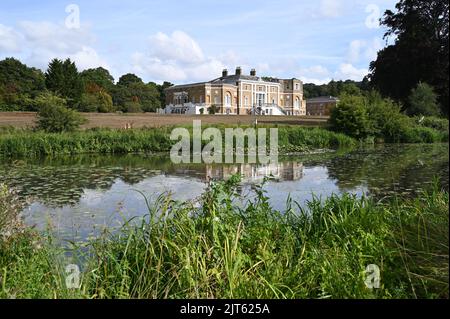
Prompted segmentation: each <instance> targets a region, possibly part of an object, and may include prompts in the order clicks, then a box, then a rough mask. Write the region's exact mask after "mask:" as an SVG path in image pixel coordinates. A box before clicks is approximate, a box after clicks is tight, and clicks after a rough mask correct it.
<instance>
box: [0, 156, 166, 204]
mask: <svg viewBox="0 0 450 319" xmlns="http://www.w3.org/2000/svg"><path fill="white" fill-rule="evenodd" d="M171 165H172V164H171V163H170V161H169V162H167V160H166V159H164V158H160V157H148V158H146V157H142V156H121V157H100V156H79V157H63V158H58V159H45V160H40V161H34V162H33V163H32V164H28V163H26V162H23V161H22V162H13V163H5V164H4V165H2V166H0V176H1V177H2V180H4V182H5V183H7V184H8V185H10V186H11V187H14V188H16V189H17V190H18V192H19V194H20V195H21V196H22V197H31V198H38V199H39V200H40V201H41V202H43V203H44V204H46V205H49V206H63V205H74V204H76V203H78V202H79V200H80V198H81V197H82V195H83V193H84V189H98V190H102V191H104V190H109V189H110V188H111V187H112V186H113V184H114V183H115V181H116V180H118V179H120V180H122V181H124V182H125V183H127V184H130V185H134V184H136V183H139V182H141V181H143V180H144V179H146V178H148V177H151V176H155V175H157V174H160V172H161V170H164V169H169V167H168V166H171Z"/></svg>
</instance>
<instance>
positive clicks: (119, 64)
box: [0, 0, 396, 84]
mask: <svg viewBox="0 0 450 319" xmlns="http://www.w3.org/2000/svg"><path fill="white" fill-rule="evenodd" d="M395 2H396V1H395V0H317V1H312V0H310V1H299V0H278V1H275V0H272V1H261V0H246V1H238V0H236V1H235V0H227V1H214V0H185V1H181V0H178V1H175V0H151V1H144V0H127V1H119V0H108V1H106V0H89V1H85V0H78V1H77V0H72V1H67V2H66V1H56V0H53V1H52V0H40V1H31V0H30V1H26V0H14V1H12V0H11V1H10V0H2V1H1V2H0V58H4V57H9V56H14V57H16V58H19V59H21V60H22V61H23V62H25V63H27V64H28V65H31V66H35V67H39V68H41V69H43V70H45V68H46V66H47V64H48V62H49V60H50V59H52V58H54V57H59V58H66V57H70V58H72V59H73V60H75V61H76V62H77V65H78V67H79V68H80V69H86V68H92V67H97V66H103V67H106V68H108V69H109V70H110V71H111V73H112V75H113V76H114V77H115V78H116V80H117V79H118V77H119V76H120V75H122V74H124V73H128V72H133V73H136V74H137V75H139V76H140V77H142V78H143V79H144V80H145V81H156V82H162V81H164V80H167V81H171V82H173V83H177V84H179V83H188V82H192V81H204V80H211V79H212V78H215V77H218V76H219V75H220V74H221V70H222V69H223V68H228V69H229V70H230V71H231V72H234V69H235V67H236V66H242V67H243V69H244V72H249V70H250V69H251V68H256V70H257V72H258V74H259V75H267V76H275V77H285V78H292V77H296V78H300V79H302V80H303V81H305V82H314V83H325V82H328V81H329V80H331V79H336V80H339V79H353V80H361V79H362V77H363V76H364V75H365V74H366V73H367V69H368V66H369V63H370V61H372V60H373V59H374V58H375V57H376V52H377V51H378V50H380V49H381V48H382V47H383V46H384V45H385V41H384V40H383V38H382V37H383V33H384V30H383V29H382V28H380V27H379V26H377V23H374V21H376V20H377V18H379V17H380V15H381V14H382V13H383V12H384V11H385V10H386V9H392V8H394V6H395ZM69 5H71V6H69ZM66 11H67V12H66ZM78 13H79V14H78ZM78 17H79V19H78ZM78 22H79V24H78Z"/></svg>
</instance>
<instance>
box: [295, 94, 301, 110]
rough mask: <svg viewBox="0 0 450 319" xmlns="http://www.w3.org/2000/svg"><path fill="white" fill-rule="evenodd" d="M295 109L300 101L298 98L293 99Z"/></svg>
mask: <svg viewBox="0 0 450 319" xmlns="http://www.w3.org/2000/svg"><path fill="white" fill-rule="evenodd" d="M295 107H296V108H299V107H300V99H299V98H298V97H296V98H295Z"/></svg>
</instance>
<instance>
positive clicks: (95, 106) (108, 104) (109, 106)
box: [78, 91, 114, 113]
mask: <svg viewBox="0 0 450 319" xmlns="http://www.w3.org/2000/svg"><path fill="white" fill-rule="evenodd" d="M78 109H79V110H80V111H81V112H100V113H111V112H113V111H114V107H113V101H112V98H111V96H110V95H109V94H108V93H106V92H104V91H98V92H94V93H85V94H83V96H82V97H81V103H80V106H79V107H78Z"/></svg>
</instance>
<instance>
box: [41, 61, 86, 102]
mask: <svg viewBox="0 0 450 319" xmlns="http://www.w3.org/2000/svg"><path fill="white" fill-rule="evenodd" d="M45 84H46V86H47V89H48V90H50V91H52V92H53V93H55V94H58V95H61V96H62V97H64V98H66V99H67V100H68V104H69V105H70V106H71V107H75V106H76V105H77V104H78V103H79V102H80V100H81V96H82V94H83V82H82V80H81V77H80V74H79V73H78V69H77V67H76V65H75V63H74V62H72V61H71V60H70V59H67V60H65V61H64V62H63V61H61V60H58V59H53V60H52V61H51V62H50V64H49V66H48V69H47V72H46V74H45Z"/></svg>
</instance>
